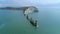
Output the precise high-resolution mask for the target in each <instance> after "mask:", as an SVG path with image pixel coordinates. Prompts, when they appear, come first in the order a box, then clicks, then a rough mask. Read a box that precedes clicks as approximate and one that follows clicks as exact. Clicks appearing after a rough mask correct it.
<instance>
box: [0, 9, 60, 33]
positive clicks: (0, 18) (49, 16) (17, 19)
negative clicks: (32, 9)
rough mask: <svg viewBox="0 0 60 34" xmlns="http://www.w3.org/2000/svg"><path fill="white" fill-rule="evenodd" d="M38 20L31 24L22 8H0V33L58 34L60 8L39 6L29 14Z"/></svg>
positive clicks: (59, 29) (59, 28)
mask: <svg viewBox="0 0 60 34" xmlns="http://www.w3.org/2000/svg"><path fill="white" fill-rule="evenodd" d="M29 16H30V17H32V18H33V19H34V20H38V27H35V26H33V25H32V24H31V23H30V22H29V21H28V20H27V19H26V16H24V14H23V10H0V34H60V8H40V9H39V12H37V13H31V14H30V15H29Z"/></svg>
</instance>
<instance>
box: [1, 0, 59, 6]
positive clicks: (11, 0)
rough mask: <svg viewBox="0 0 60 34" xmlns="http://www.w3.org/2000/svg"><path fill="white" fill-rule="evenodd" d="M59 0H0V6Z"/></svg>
mask: <svg viewBox="0 0 60 34" xmlns="http://www.w3.org/2000/svg"><path fill="white" fill-rule="evenodd" d="M58 3H60V0H0V7H5V6H30V5H49V4H58Z"/></svg>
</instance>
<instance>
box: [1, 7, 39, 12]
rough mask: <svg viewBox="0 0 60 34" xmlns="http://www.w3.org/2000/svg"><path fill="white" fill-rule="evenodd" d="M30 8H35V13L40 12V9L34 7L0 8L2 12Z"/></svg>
mask: <svg viewBox="0 0 60 34" xmlns="http://www.w3.org/2000/svg"><path fill="white" fill-rule="evenodd" d="M28 8H32V9H33V8H34V11H35V12H38V9H37V8H36V7H34V6H24V7H3V8H0V10H24V11H25V10H26V9H28Z"/></svg>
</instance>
